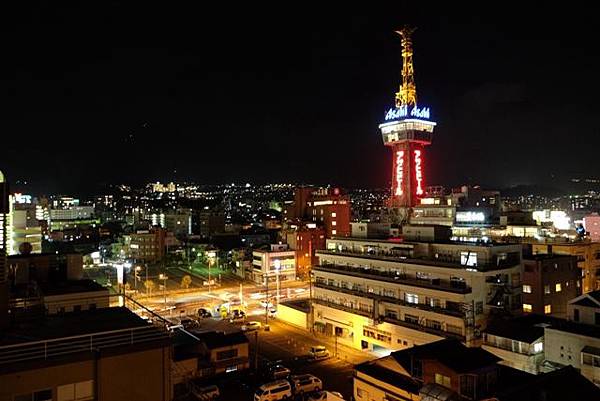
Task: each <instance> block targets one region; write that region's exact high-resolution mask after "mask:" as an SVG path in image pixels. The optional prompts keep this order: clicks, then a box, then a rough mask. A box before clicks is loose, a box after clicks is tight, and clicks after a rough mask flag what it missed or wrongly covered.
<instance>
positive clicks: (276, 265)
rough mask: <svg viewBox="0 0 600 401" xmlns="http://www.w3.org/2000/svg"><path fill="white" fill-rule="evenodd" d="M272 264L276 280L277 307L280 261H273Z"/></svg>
mask: <svg viewBox="0 0 600 401" xmlns="http://www.w3.org/2000/svg"><path fill="white" fill-rule="evenodd" d="M273 264H274V266H275V278H276V280H277V306H279V270H280V269H281V261H280V260H279V259H275V261H274V262H273Z"/></svg>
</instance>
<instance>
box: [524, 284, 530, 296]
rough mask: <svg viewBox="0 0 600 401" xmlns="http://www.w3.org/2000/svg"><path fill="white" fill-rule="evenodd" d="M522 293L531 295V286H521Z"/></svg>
mask: <svg viewBox="0 0 600 401" xmlns="http://www.w3.org/2000/svg"><path fill="white" fill-rule="evenodd" d="M523 292H524V293H525V294H531V286H530V285H527V284H523Z"/></svg>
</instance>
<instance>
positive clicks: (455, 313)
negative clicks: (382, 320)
mask: <svg viewBox="0 0 600 401" xmlns="http://www.w3.org/2000/svg"><path fill="white" fill-rule="evenodd" d="M315 287H318V288H324V289H327V290H331V291H337V292H342V293H344V294H349V295H356V296H360V297H363V298H371V299H376V300H378V301H384V302H389V303H393V304H396V305H402V306H408V307H411V308H415V309H420V310H426V311H430V312H435V313H441V314H444V315H448V316H455V317H459V318H464V317H465V314H464V312H461V311H457V310H452V309H448V308H442V307H441V306H431V305H427V304H415V303H411V302H407V301H405V300H404V299H400V298H395V297H390V296H387V295H380V294H376V293H373V292H366V291H362V290H355V289H350V288H344V287H338V286H336V285H329V284H325V283H320V282H317V283H315Z"/></svg>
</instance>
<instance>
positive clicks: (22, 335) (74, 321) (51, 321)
mask: <svg viewBox="0 0 600 401" xmlns="http://www.w3.org/2000/svg"><path fill="white" fill-rule="evenodd" d="M148 325H149V324H148V322H146V321H145V320H144V319H142V318H140V317H139V316H138V315H136V314H135V313H133V312H131V311H130V310H129V309H127V308H99V309H95V310H84V311H80V312H71V313H64V314H57V315H47V316H45V317H44V318H42V319H38V320H35V321H33V322H31V323H29V324H27V325H22V326H18V327H12V328H8V329H7V330H5V331H3V332H1V333H0V346H3V345H9V344H19V343H27V342H31V341H40V340H51V339H56V338H62V337H72V336H78V335H86V334H94V333H101V332H106V331H114V330H122V329H131V328H138V327H148Z"/></svg>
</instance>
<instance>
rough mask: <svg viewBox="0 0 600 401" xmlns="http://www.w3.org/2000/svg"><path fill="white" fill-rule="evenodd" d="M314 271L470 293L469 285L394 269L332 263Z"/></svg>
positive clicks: (317, 267)
mask: <svg viewBox="0 0 600 401" xmlns="http://www.w3.org/2000/svg"><path fill="white" fill-rule="evenodd" d="M313 270H314V271H325V272H330V273H342V274H345V275H348V276H354V277H361V278H369V279H374V280H381V281H386V282H389V283H396V284H404V285H408V286H412V287H420V288H428V289H432V290H438V291H445V292H451V293H453V294H470V293H471V287H467V286H462V285H461V284H459V283H458V282H457V283H453V282H451V281H446V280H441V279H430V280H424V279H417V278H416V277H415V278H409V277H407V276H406V275H405V274H404V275H403V274H401V273H400V272H399V271H396V270H391V269H390V270H378V269H373V268H370V267H353V266H341V265H334V264H324V265H321V266H315V267H314V268H313Z"/></svg>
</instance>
